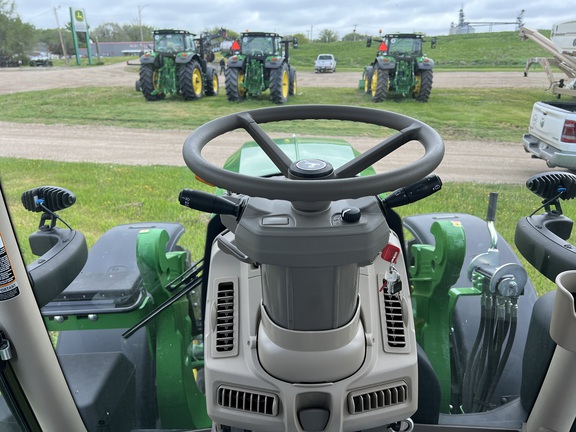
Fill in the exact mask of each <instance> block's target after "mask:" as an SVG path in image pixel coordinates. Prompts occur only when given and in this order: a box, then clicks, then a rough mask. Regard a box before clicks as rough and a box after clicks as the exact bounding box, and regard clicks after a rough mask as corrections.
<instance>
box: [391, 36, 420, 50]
mask: <svg viewBox="0 0 576 432" xmlns="http://www.w3.org/2000/svg"><path fill="white" fill-rule="evenodd" d="M389 45H390V46H389V47H388V52H389V53H390V54H399V53H405V54H420V53H421V52H422V39H419V38H391V39H390V44H389Z"/></svg>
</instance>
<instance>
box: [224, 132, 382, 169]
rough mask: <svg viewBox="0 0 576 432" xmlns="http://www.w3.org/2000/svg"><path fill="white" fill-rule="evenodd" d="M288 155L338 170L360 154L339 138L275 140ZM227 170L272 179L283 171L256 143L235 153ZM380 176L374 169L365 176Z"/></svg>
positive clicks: (229, 159)
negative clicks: (325, 164)
mask: <svg viewBox="0 0 576 432" xmlns="http://www.w3.org/2000/svg"><path fill="white" fill-rule="evenodd" d="M274 142H275V143H276V145H278V146H279V147H280V148H281V149H282V151H283V152H284V153H286V155H287V156H288V157H289V158H290V159H291V160H292V161H297V160H300V159H305V158H319V159H322V160H324V161H325V162H329V163H330V164H331V165H332V166H333V167H334V169H337V168H339V167H340V166H342V165H344V164H345V163H346V162H348V161H350V160H351V159H353V158H354V157H355V156H357V155H358V154H359V153H358V151H356V150H355V149H354V148H353V147H352V146H351V145H350V144H349V143H348V142H346V141H344V140H341V139H335V138H297V137H291V138H276V139H274ZM224 169H226V170H228V171H233V172H238V173H240V174H246V175H252V176H260V177H270V176H274V175H279V174H280V171H279V170H278V168H277V167H276V165H274V163H273V162H272V161H271V160H270V159H269V158H268V156H267V155H266V153H264V151H263V150H262V149H261V148H260V147H259V146H258V144H256V142H254V141H249V142H247V143H245V144H244V145H242V147H241V148H240V149H239V150H237V151H236V152H234V153H233V154H232V155H231V156H230V157H229V158H228V160H227V161H226V163H225V164H224ZM373 174H376V172H375V171H374V169H373V168H372V167H370V168H367V169H366V170H364V171H362V173H361V175H373Z"/></svg>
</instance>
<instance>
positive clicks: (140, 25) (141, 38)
mask: <svg viewBox="0 0 576 432" xmlns="http://www.w3.org/2000/svg"><path fill="white" fill-rule="evenodd" d="M147 6H148V5H144V6H141V5H138V26H139V27H140V42H144V34H143V32H142V9H144V8H145V7H147Z"/></svg>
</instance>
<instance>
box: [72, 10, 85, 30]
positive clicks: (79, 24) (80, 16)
mask: <svg viewBox="0 0 576 432" xmlns="http://www.w3.org/2000/svg"><path fill="white" fill-rule="evenodd" d="M73 17H74V28H75V29H76V31H77V32H86V28H87V24H86V16H85V14H84V10H82V9H75V10H74V13H73Z"/></svg>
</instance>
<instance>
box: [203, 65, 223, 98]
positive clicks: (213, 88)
mask: <svg viewBox="0 0 576 432" xmlns="http://www.w3.org/2000/svg"><path fill="white" fill-rule="evenodd" d="M219 91H220V81H218V72H217V71H216V69H214V68H213V67H209V68H208V70H207V72H206V96H216V95H217V94H218V92H219Z"/></svg>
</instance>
